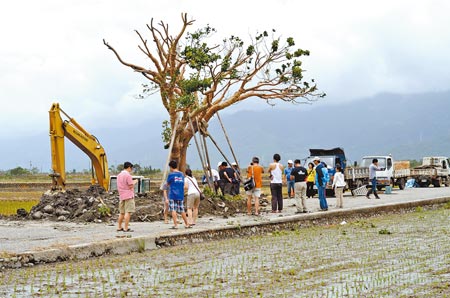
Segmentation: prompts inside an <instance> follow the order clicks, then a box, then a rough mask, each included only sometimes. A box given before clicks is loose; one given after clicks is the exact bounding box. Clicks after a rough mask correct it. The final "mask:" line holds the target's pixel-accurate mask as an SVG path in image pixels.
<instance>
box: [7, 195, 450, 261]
mask: <svg viewBox="0 0 450 298" xmlns="http://www.w3.org/2000/svg"><path fill="white" fill-rule="evenodd" d="M380 197H381V199H380V200H376V199H371V200H368V199H366V197H365V196H357V197H352V196H351V195H350V193H346V195H345V196H344V208H343V209H336V208H335V202H336V199H335V198H328V199H327V200H328V204H329V207H330V208H329V211H328V212H323V211H319V202H318V199H317V198H313V199H307V206H308V208H309V210H310V212H311V213H310V214H324V213H334V212H342V211H345V210H346V211H348V210H352V209H358V208H362V207H371V206H372V207H377V206H383V205H391V204H401V203H405V202H416V201H424V200H429V199H435V198H436V199H437V198H448V197H450V188H449V187H441V188H412V189H405V190H393V192H392V193H391V194H384V193H382V192H380ZM269 199H270V197H269ZM200 208H201V206H200ZM295 211H296V208H295V200H293V199H285V200H284V210H283V212H282V213H281V214H273V213H270V203H269V205H268V206H267V207H266V208H265V211H264V209H263V211H262V212H261V214H262V215H261V216H259V217H256V216H247V215H246V212H245V210H243V213H241V214H238V215H236V216H235V217H230V218H220V217H213V216H205V217H202V218H200V219H199V222H198V223H197V225H196V226H195V227H194V228H192V229H185V228H184V227H183V225H182V224H180V225H178V229H177V230H171V229H169V228H170V227H171V226H172V225H171V224H164V222H162V221H158V222H144V223H142V222H133V223H131V228H132V229H133V230H134V232H132V233H130V234H131V239H144V240H145V241H146V242H148V243H147V244H149V242H151V241H152V239H153V240H154V239H156V238H158V237H161V236H166V235H177V234H182V233H191V234H192V233H195V232H201V231H207V230H213V229H223V228H224V227H229V226H233V225H234V226H235V225H251V224H255V225H257V224H260V223H262V222H274V221H277V220H278V219H280V218H284V219H289V218H291V217H295V218H297V219H298V218H299V217H302V216H308V215H310V214H295ZM126 234H128V233H123V232H119V233H118V232H116V225H115V223H67V222H49V221H7V220H0V267H1V265H2V264H1V262H2V255H3V256H4V255H10V256H11V255H17V254H27V253H30V252H32V253H35V252H45V251H52V250H53V251H58V250H62V251H64V250H65V249H67V248H68V247H70V246H76V247H77V248H80V247H83V249H87V248H88V247H89V246H90V245H93V244H95V243H97V244H98V243H103V244H104V243H109V244H110V245H112V246H113V247H118V246H119V243H120V242H126V241H128V240H129V239H130V238H123V236H124V235H126ZM138 245H139V244H138ZM150 246H154V248H156V245H154V244H152V245H150ZM134 249H136V248H134ZM146 249H151V248H146ZM107 250H108V249H107ZM109 250H110V249H109ZM122 250H123V251H120V250H119V251H115V252H113V253H125V252H126V250H127V248H123V249H122ZM84 253H86V252H84ZM100 254H102V253H100V252H99V253H95V252H93V253H91V255H100ZM44 261H45V260H44Z"/></svg>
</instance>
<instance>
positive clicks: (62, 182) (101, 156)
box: [49, 103, 109, 190]
mask: <svg viewBox="0 0 450 298" xmlns="http://www.w3.org/2000/svg"><path fill="white" fill-rule="evenodd" d="M61 113H62V114H64V115H65V116H66V117H67V118H68V120H63V119H62V117H61ZM49 116H50V144H51V153H52V170H53V173H52V174H51V175H50V176H51V177H52V180H53V186H52V189H53V190H57V189H59V190H64V189H65V186H66V169H65V150H64V140H65V137H67V138H68V139H69V140H70V141H71V142H72V143H74V144H75V146H77V147H78V148H80V149H81V150H82V151H83V152H84V153H86V155H87V156H89V158H90V159H91V162H92V166H93V168H94V171H95V177H96V179H94V178H93V181H92V183H93V184H99V185H100V186H102V187H103V188H104V189H105V190H108V189H109V172H108V161H107V158H106V153H105V149H104V148H103V147H102V145H100V143H99V141H98V140H97V138H96V137H95V136H93V135H91V134H90V133H89V132H87V131H86V130H85V129H84V128H83V127H82V126H81V125H80V124H78V123H77V122H76V121H75V119H73V118H71V117H70V116H69V115H67V114H66V113H65V112H64V111H63V110H62V109H61V108H60V107H59V104H58V103H54V104H53V105H52V107H51V108H50V111H49Z"/></svg>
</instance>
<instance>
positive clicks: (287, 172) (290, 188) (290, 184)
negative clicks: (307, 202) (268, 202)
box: [284, 159, 295, 198]
mask: <svg viewBox="0 0 450 298" xmlns="http://www.w3.org/2000/svg"><path fill="white" fill-rule="evenodd" d="M287 163H288V165H287V168H285V169H284V177H285V178H284V180H285V181H284V182H285V183H286V186H287V193H288V197H289V198H293V197H294V195H295V181H294V180H293V179H291V171H292V169H293V168H294V167H293V164H294V163H293V162H292V160H291V159H289V160H288V162H287Z"/></svg>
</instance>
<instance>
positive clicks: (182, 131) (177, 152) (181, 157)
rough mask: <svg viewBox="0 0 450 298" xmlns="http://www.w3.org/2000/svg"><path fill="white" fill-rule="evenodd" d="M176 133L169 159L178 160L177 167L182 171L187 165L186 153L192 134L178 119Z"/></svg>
mask: <svg viewBox="0 0 450 298" xmlns="http://www.w3.org/2000/svg"><path fill="white" fill-rule="evenodd" d="M176 132H177V135H176V136H175V142H174V144H173V147H172V152H171V153H170V160H176V161H177V162H178V169H179V170H180V171H181V172H183V173H184V171H185V170H186V166H187V161H186V153H187V149H188V146H189V142H190V141H191V139H192V137H193V134H192V130H191V129H190V128H189V127H188V126H187V125H186V123H185V122H184V121H180V123H179V124H178V127H177V129H176Z"/></svg>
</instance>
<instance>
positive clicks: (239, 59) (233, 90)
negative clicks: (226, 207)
mask: <svg viewBox="0 0 450 298" xmlns="http://www.w3.org/2000/svg"><path fill="white" fill-rule="evenodd" d="M181 19H182V27H181V30H180V31H179V32H178V34H177V35H175V36H172V35H170V33H169V26H168V25H167V24H165V23H164V22H162V21H161V22H159V24H157V25H156V26H155V25H154V23H153V19H152V20H151V22H150V24H149V25H147V28H148V30H149V34H150V42H149V41H148V40H147V39H146V38H144V36H143V35H142V34H141V33H140V32H138V31H137V30H136V31H135V32H136V33H137V35H138V37H139V39H140V42H141V44H140V45H139V46H138V47H139V50H140V51H141V52H142V53H143V54H144V55H145V56H146V57H147V58H148V59H149V65H150V66H146V67H144V66H139V65H135V64H132V63H129V62H126V61H125V60H124V59H122V57H121V56H120V55H119V53H118V52H117V51H116V49H115V48H114V47H112V46H111V45H109V44H108V43H107V42H106V41H105V40H103V43H104V44H105V45H106V46H107V47H108V49H110V50H111V51H113V52H114V54H115V55H116V57H117V59H118V60H119V61H120V63H122V64H123V65H125V66H128V67H130V68H132V69H133V70H134V71H136V72H139V73H141V74H142V75H143V76H144V77H145V78H146V79H147V80H148V82H147V83H145V84H144V85H143V87H144V89H143V93H142V95H141V96H145V95H148V94H153V93H155V92H158V91H159V94H160V96H161V100H162V103H163V105H164V107H165V108H166V110H167V112H168V114H169V121H168V122H166V130H165V131H164V132H163V137H164V138H165V141H166V142H167V141H168V140H169V139H170V135H171V134H172V131H175V132H176V136H175V141H174V145H173V147H172V151H171V159H175V160H178V161H179V164H180V168H181V169H184V168H185V166H186V151H187V148H188V144H189V141H190V140H191V138H192V137H193V134H194V133H195V132H194V131H192V129H191V128H190V125H189V119H195V120H197V121H194V122H193V123H194V130H195V131H198V129H199V128H200V127H199V126H201V125H199V123H208V122H209V120H210V119H211V118H212V117H213V116H214V114H215V113H216V112H218V111H220V110H223V109H225V108H227V107H229V106H230V105H232V104H236V103H238V102H240V101H243V100H246V99H248V98H251V97H256V98H260V99H262V100H264V101H265V102H266V103H268V104H271V105H273V104H275V101H277V100H282V101H285V102H291V103H294V104H298V103H307V102H311V101H315V100H317V98H320V97H323V96H325V94H324V93H321V92H319V91H318V89H317V86H316V83H315V82H314V80H313V79H312V80H311V81H310V82H307V81H304V80H303V72H304V70H303V69H302V62H301V61H300V58H301V57H302V56H308V55H309V51H308V50H302V49H295V48H294V46H295V42H294V39H293V38H291V37H289V38H287V39H286V40H285V41H282V40H281V38H280V37H276V36H275V30H271V31H270V32H268V31H263V32H262V33H257V34H256V35H255V36H251V37H250V42H249V43H248V45H245V44H244V41H243V40H242V39H240V38H239V37H237V36H231V37H229V38H226V39H224V40H223V42H222V43H221V44H215V45H212V46H210V45H208V43H207V41H208V38H209V37H210V36H211V35H212V34H213V33H215V31H216V30H215V29H214V28H212V27H210V26H206V27H204V28H201V29H198V30H196V31H195V32H193V33H189V32H187V29H188V27H189V26H192V25H193V23H194V22H195V21H194V20H188V17H187V14H185V13H183V14H182V15H181ZM183 37H184V38H183ZM177 117H179V121H178V122H176V119H177ZM175 123H177V125H176V127H175Z"/></svg>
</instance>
